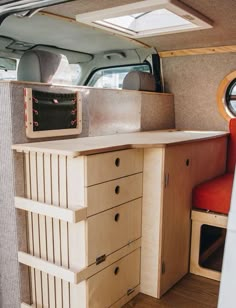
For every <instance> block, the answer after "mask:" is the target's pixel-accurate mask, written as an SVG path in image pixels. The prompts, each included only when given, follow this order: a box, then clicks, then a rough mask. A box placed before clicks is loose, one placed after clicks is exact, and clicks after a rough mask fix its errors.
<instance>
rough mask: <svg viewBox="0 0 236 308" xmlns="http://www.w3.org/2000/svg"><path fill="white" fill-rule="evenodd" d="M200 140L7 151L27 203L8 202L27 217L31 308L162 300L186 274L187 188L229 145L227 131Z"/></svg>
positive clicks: (73, 143)
mask: <svg viewBox="0 0 236 308" xmlns="http://www.w3.org/2000/svg"><path fill="white" fill-rule="evenodd" d="M197 135H198V137H197V138H196V137H195V136H196V134H195V133H190V132H168V133H167V132H163V133H161V132H150V133H147V132H146V133H137V134H125V135H124V136H122V135H117V136H116V137H115V136H107V137H101V138H97V137H96V138H94V139H90V138H81V139H83V140H77V139H73V140H64V141H54V142H53V141H52V142H45V143H35V144H33V143H32V144H26V145H16V146H14V148H15V149H16V150H17V151H18V152H22V155H23V157H24V159H23V160H24V181H25V188H26V190H25V198H22V197H21V198H20V197H16V199H15V203H16V207H17V208H18V209H21V210H24V211H26V213H27V214H26V216H27V224H28V251H20V252H19V256H18V257H19V262H20V263H23V264H25V265H27V266H28V267H29V273H30V283H31V290H32V294H31V304H37V305H38V306H41V307H44V308H47V307H50V308H51V307H55V308H62V307H63V308H65V307H68V308H91V307H92V308H93V307H97V308H104V307H117V308H120V307H121V306H122V305H123V304H125V303H126V302H128V301H129V300H130V299H131V298H132V297H133V296H135V295H136V294H137V293H138V292H139V290H141V292H143V293H145V294H148V295H151V296H154V297H156V298H160V297H161V296H162V294H164V293H165V292H166V291H167V290H168V289H170V288H171V287H172V286H173V285H174V284H175V283H176V282H177V281H178V280H179V279H181V278H182V277H183V276H184V275H185V274H186V273H187V272H188V267H189V250H190V227H191V226H190V223H191V221H190V212H191V196H192V188H193V187H194V186H195V185H197V184H199V183H200V182H203V181H206V180H208V179H210V178H213V177H215V176H217V175H220V174H223V173H224V172H225V161H226V146H227V144H226V143H227V138H226V134H221V135H220V134H219V133H218V134H214V133H209V134H207V137H206V139H204V138H202V140H201V138H200V137H201V135H202V133H199V132H198V133H197ZM158 138H159V139H158ZM199 138H200V140H199ZM158 140H159V141H158ZM116 142H117V143H116ZM132 144H133V145H132ZM117 147H119V148H120V150H114V151H113V149H114V148H116V149H117ZM125 147H127V148H126V149H124V148H125ZM132 147H134V148H132Z"/></svg>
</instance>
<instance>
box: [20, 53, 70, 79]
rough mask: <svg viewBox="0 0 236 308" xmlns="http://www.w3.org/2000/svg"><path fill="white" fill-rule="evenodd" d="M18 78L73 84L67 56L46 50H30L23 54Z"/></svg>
mask: <svg viewBox="0 0 236 308" xmlns="http://www.w3.org/2000/svg"><path fill="white" fill-rule="evenodd" d="M17 80H19V81H28V82H42V83H50V84H72V79H71V71H70V67H69V62H68V60H67V58H66V56H64V55H62V54H58V53H52V52H49V51H45V50H30V51H27V52H25V53H24V54H23V56H22V57H21V59H20V62H19V65H18V71H17Z"/></svg>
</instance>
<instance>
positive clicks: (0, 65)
mask: <svg viewBox="0 0 236 308" xmlns="http://www.w3.org/2000/svg"><path fill="white" fill-rule="evenodd" d="M18 62H19V60H16V59H10V58H3V57H0V80H16V79H17V66H18Z"/></svg>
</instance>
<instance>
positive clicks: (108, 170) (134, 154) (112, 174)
mask: <svg viewBox="0 0 236 308" xmlns="http://www.w3.org/2000/svg"><path fill="white" fill-rule="evenodd" d="M86 158H87V164H86V165H87V166H86V168H87V170H86V172H85V178H86V179H85V183H86V184H85V185H86V186H90V185H94V184H98V183H103V182H106V181H110V180H113V179H116V178H120V177H123V176H127V175H130V174H134V173H138V172H142V170H143V150H142V149H131V150H123V151H115V152H109V153H103V154H96V155H89V156H87V157H86Z"/></svg>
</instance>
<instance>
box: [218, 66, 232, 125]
mask: <svg viewBox="0 0 236 308" xmlns="http://www.w3.org/2000/svg"><path fill="white" fill-rule="evenodd" d="M217 103H218V109H219V112H220V113H221V115H222V116H223V117H224V118H225V119H226V120H230V119H231V118H234V117H236V71H235V72H232V73H230V74H229V75H227V76H226V77H225V78H224V79H223V80H222V81H221V83H220V85H219V88H218V91H217Z"/></svg>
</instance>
